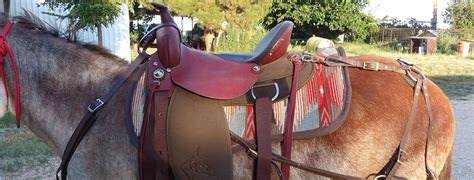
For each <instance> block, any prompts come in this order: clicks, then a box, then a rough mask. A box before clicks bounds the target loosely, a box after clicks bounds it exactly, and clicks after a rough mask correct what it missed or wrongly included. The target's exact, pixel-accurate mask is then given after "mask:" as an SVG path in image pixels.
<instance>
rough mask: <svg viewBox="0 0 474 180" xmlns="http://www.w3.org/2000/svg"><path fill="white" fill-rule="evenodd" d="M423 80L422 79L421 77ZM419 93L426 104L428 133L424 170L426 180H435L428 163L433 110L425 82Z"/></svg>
mask: <svg viewBox="0 0 474 180" xmlns="http://www.w3.org/2000/svg"><path fill="white" fill-rule="evenodd" d="M423 78H424V77H423ZM421 92H422V93H423V96H424V97H425V104H426V110H427V111H428V119H429V120H428V132H427V135H426V143H425V170H426V176H427V179H436V176H435V174H434V172H433V170H431V168H430V166H429V163H428V150H429V144H430V139H431V131H432V129H433V120H434V117H433V109H432V108H431V101H430V96H429V93H428V87H427V86H426V81H424V82H423V88H422V89H421Z"/></svg>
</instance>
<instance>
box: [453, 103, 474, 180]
mask: <svg viewBox="0 0 474 180" xmlns="http://www.w3.org/2000/svg"><path fill="white" fill-rule="evenodd" d="M451 103H452V105H453V109H454V114H455V116H456V132H455V137H454V159H453V179H473V178H474V151H473V149H474V140H473V138H472V137H474V121H473V120H474V95H471V96H469V97H467V98H463V99H455V100H452V101H451Z"/></svg>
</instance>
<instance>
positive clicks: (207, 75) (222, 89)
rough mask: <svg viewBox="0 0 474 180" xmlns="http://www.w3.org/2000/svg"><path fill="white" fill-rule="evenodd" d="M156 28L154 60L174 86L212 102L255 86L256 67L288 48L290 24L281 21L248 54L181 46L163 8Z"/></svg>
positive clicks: (271, 59) (230, 97)
mask: <svg viewBox="0 0 474 180" xmlns="http://www.w3.org/2000/svg"><path fill="white" fill-rule="evenodd" d="M155 7H156V8H157V9H159V10H160V16H161V19H162V23H163V24H165V25H166V26H163V27H162V28H159V29H157V31H156V40H157V49H158V58H159V59H160V61H161V62H162V65H163V67H164V68H170V70H171V76H172V80H173V82H174V83H176V84H177V85H179V86H181V87H182V88H185V89H187V90H189V91H191V92H194V93H196V94H199V95H202V96H205V97H209V98H214V99H232V98H236V97H239V96H241V95H243V94H245V93H246V92H247V91H249V90H250V88H251V87H252V86H253V85H254V84H255V82H256V80H257V78H258V75H259V73H260V70H261V68H260V66H262V65H265V64H268V63H271V62H273V61H275V60H277V59H278V58H280V57H282V56H283V55H284V54H285V53H286V50H287V48H288V45H289V43H290V39H291V32H292V30H293V23H292V22H290V21H285V22H282V23H280V24H278V25H277V26H275V27H274V28H273V29H271V30H270V31H269V33H268V34H267V35H266V36H265V37H264V38H263V40H262V41H261V42H260V43H259V44H258V45H257V47H256V48H255V50H254V51H253V52H252V53H249V54H229V53H225V54H211V53H206V52H203V51H199V50H195V49H191V48H189V47H187V46H185V45H183V44H181V37H180V34H181V32H180V31H179V29H178V28H177V27H176V24H175V23H174V21H173V19H172V17H171V14H170V13H169V11H168V9H167V8H166V7H165V6H161V5H155Z"/></svg>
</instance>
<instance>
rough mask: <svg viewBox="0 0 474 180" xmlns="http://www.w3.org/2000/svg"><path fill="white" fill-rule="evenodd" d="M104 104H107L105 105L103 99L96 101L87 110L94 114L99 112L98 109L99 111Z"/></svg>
mask: <svg viewBox="0 0 474 180" xmlns="http://www.w3.org/2000/svg"><path fill="white" fill-rule="evenodd" d="M104 104H105V103H104V101H102V99H96V100H95V101H94V102H93V103H91V104H89V106H87V110H89V112H91V113H93V112H95V111H97V109H99V108H100V107H101V106H103V105H104Z"/></svg>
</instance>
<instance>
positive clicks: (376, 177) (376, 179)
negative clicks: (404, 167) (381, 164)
mask: <svg viewBox="0 0 474 180" xmlns="http://www.w3.org/2000/svg"><path fill="white" fill-rule="evenodd" d="M386 177H387V176H386V175H383V174H381V175H377V176H375V177H374V180H378V179H382V178H386Z"/></svg>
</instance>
